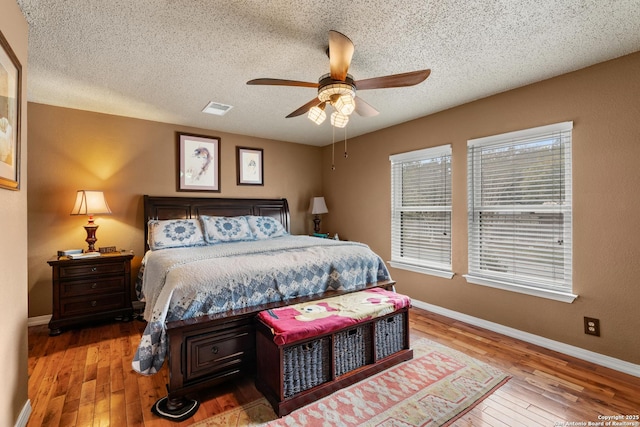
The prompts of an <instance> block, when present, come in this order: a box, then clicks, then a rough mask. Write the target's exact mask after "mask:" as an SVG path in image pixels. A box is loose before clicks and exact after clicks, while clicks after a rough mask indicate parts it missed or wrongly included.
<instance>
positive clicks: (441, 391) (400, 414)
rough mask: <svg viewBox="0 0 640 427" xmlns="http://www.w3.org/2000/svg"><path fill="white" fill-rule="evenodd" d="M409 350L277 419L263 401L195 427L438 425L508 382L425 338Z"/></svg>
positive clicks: (503, 376)
mask: <svg viewBox="0 0 640 427" xmlns="http://www.w3.org/2000/svg"><path fill="white" fill-rule="evenodd" d="M412 348H413V351H414V357H413V359H412V360H409V361H407V362H404V363H402V364H399V365H397V366H394V367H392V368H389V369H387V370H386V371H383V372H381V373H379V374H376V375H374V376H372V377H370V378H368V379H366V380H363V381H361V382H359V383H356V384H354V385H352V386H350V387H346V388H344V389H342V390H339V391H337V392H335V393H333V394H331V395H329V396H327V397H325V398H323V399H320V400H318V401H317V402H315V403H312V404H311V405H308V406H305V407H303V408H301V409H298V410H297V411H294V412H292V413H291V414H289V415H287V416H285V417H282V418H280V419H278V418H277V417H276V415H275V413H274V412H273V409H272V408H271V405H269V403H268V402H267V400H266V399H264V398H262V399H259V400H256V401H254V402H251V403H249V404H247V405H244V406H242V407H238V408H235V409H232V410H229V411H227V412H224V413H222V414H219V415H216V416H214V417H211V418H208V419H207V420H204V421H201V422H200V423H198V424H195V426H197V427H214V426H215V427H219V426H224V427H228V426H269V427H275V426H289V427H290V426H345V427H346V426H407V427H409V426H425V427H426V426H428V427H435V426H443V425H447V424H449V423H451V422H453V421H454V420H456V419H457V418H459V417H460V416H462V415H463V414H464V413H466V412H467V411H469V410H470V409H472V408H473V407H474V406H475V405H477V404H478V403H479V402H480V401H482V399H484V398H486V397H487V396H489V395H490V394H491V393H492V392H493V391H494V390H496V389H497V388H498V387H500V386H501V385H502V384H504V383H505V382H506V381H507V380H508V379H509V377H508V375H507V374H505V373H504V372H502V371H501V370H499V369H496V368H494V367H492V366H490V365H487V364H486V363H483V362H481V361H479V360H476V359H474V358H472V357H469V356H467V355H465V354H463V353H461V352H459V351H456V350H453V349H450V348H447V347H445V346H442V345H440V344H437V343H434V342H432V341H429V340H427V339H424V338H422V339H419V340H416V341H415V342H413V343H412Z"/></svg>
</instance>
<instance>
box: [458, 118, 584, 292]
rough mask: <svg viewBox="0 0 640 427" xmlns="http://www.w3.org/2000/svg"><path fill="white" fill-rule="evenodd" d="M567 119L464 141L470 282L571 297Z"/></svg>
mask: <svg viewBox="0 0 640 427" xmlns="http://www.w3.org/2000/svg"><path fill="white" fill-rule="evenodd" d="M572 128H573V123H572V122H565V123H559V124H555V125H549V126H543V127H539V128H534V129H528V130H524V131H519V132H511V133H507V134H502V135H496V136H490V137H486V138H480V139H474V140H470V141H468V142H467V153H468V158H467V161H468V175H467V176H468V191H469V195H468V203H469V210H468V214H469V274H468V275H466V276H465V277H466V279H467V281H469V282H470V283H476V284H481V285H487V286H493V287H497V288H501V289H508V290H513V291H517V292H522V293H526V294H530V295H536V296H541V297H547V298H552V299H557V300H560V301H565V302H571V301H573V300H574V299H575V298H576V295H573V294H572V282H571V265H572V264H571V247H572V242H571V132H572Z"/></svg>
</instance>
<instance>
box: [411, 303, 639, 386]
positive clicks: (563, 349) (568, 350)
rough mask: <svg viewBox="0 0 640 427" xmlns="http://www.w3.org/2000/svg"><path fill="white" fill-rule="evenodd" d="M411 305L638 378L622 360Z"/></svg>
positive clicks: (443, 310)
mask: <svg viewBox="0 0 640 427" xmlns="http://www.w3.org/2000/svg"><path fill="white" fill-rule="evenodd" d="M411 304H412V305H413V306H414V307H417V308H421V309H423V310H427V311H431V312H433V313H436V314H441V315H443V316H446V317H450V318H452V319H455V320H459V321H461V322H465V323H469V324H471V325H474V326H478V327H480V328H484V329H488V330H490V331H493V332H497V333H499V334H503V335H506V336H509V337H512V338H517V339H519V340H522V341H526V342H528V343H531V344H535V345H539V346H540V347H544V348H548V349H549V350H554V351H557V352H560V353H563V354H566V355H569V356H573V357H577V358H578V359H582V360H586V361H587V362H591V363H595V364H596V365H600V366H604V367H606V368H611V369H614V370H616V371H620V372H624V373H625V374H629V375H633V376H634V377H640V365H636V364H634V363H630V362H626V361H624V360H620V359H616V358H614V357H610V356H606V355H604V354H600V353H595V352H593V351H589V350H585V349H583V348H580V347H575V346H572V345H569V344H565V343H562V342H559V341H554V340H550V339H548V338H544V337H541V336H538V335H534V334H530V333H528V332H524V331H520V330H518V329H514V328H510V327H508V326H504V325H500V324H499V323H494V322H489V321H487V320H483V319H479V318H477V317H473V316H469V315H467V314H464V313H459V312H457V311H453V310H449V309H447V308H443V307H439V306H437V305H433V304H429V303H426V302H422V301H418V300H411Z"/></svg>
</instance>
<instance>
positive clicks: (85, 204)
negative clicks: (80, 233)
mask: <svg viewBox="0 0 640 427" xmlns="http://www.w3.org/2000/svg"><path fill="white" fill-rule="evenodd" d="M110 213H111V209H109V205H107V201H106V200H105V198H104V193H103V192H102V191H89V190H78V194H77V195H76V203H75V205H74V206H73V210H72V211H71V215H88V216H89V222H88V223H87V225H85V226H84V229H85V230H86V231H87V239H86V242H87V243H88V244H89V249H88V250H87V252H96V248H95V246H94V245H95V243H96V242H97V241H98V239H96V230H97V229H98V225H97V224H95V223H94V222H93V216H94V215H105V214H110Z"/></svg>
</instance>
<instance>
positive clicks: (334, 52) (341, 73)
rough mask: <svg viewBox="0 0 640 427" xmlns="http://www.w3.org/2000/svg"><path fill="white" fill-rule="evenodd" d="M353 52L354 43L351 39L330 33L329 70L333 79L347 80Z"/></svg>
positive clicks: (340, 34) (336, 33)
mask: <svg viewBox="0 0 640 427" xmlns="http://www.w3.org/2000/svg"><path fill="white" fill-rule="evenodd" d="M353 51H354V47H353V43H352V42H351V40H349V37H347V36H345V35H344V34H342V33H339V32H337V31H333V30H331V31H329V69H330V70H331V78H332V79H334V80H340V81H344V80H345V78H346V77H347V71H349V65H351V57H353Z"/></svg>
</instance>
